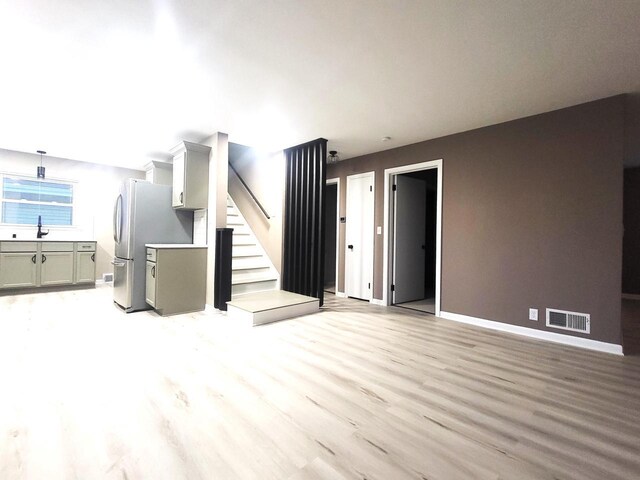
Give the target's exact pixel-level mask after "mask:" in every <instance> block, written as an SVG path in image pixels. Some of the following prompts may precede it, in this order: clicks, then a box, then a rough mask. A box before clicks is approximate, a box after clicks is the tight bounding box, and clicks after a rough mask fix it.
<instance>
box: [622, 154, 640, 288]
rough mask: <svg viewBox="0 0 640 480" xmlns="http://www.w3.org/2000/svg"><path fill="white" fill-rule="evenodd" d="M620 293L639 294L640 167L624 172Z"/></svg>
mask: <svg viewBox="0 0 640 480" xmlns="http://www.w3.org/2000/svg"><path fill="white" fill-rule="evenodd" d="M622 291H623V292H624V293H631V294H634V295H638V294H640V167H636V168H627V169H625V171H624V242H623V254H622Z"/></svg>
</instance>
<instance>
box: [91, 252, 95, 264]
mask: <svg viewBox="0 0 640 480" xmlns="http://www.w3.org/2000/svg"><path fill="white" fill-rule="evenodd" d="M91 261H92V262H93V263H95V262H96V254H95V253H92V254H91Z"/></svg>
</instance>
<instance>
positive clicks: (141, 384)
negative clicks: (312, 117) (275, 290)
mask: <svg viewBox="0 0 640 480" xmlns="http://www.w3.org/2000/svg"><path fill="white" fill-rule="evenodd" d="M110 295H111V291H110V289H109V288H108V287H102V288H98V289H96V290H88V291H75V292H64V293H43V294H37V295H22V296H15V297H3V298H0V387H1V391H0V479H2V480H9V479H37V480H42V479H46V480H56V479H82V480H85V479H89V480H93V479H120V480H135V479H152V480H162V479H171V480H180V479H189V480H196V479H291V480H300V479H337V480H340V479H361V480H362V479H368V480H401V479H423V480H424V479H428V480H436V479H443V480H455V479H465V480H468V479H519V480H527V479H580V480H588V479H597V480H603V479H607V480H615V479H638V478H640V357H638V356H631V357H617V356H613V355H608V354H601V353H594V352H589V351H584V350H578V349H574V348H570V347H563V346H559V345H555V344H548V343H543V342H539V341H534V340H528V339H523V338H520V337H515V336H510V335H507V334H501V333H497V332H492V331H487V330H482V329H478V328H475V327H471V326H466V325H462V324H456V323H453V322H450V321H446V320H440V319H437V318H435V317H432V316H429V315H425V314H422V313H420V312H412V311H410V310H406V309H400V308H385V307H377V306H372V305H369V304H367V303H363V302H358V301H354V300H347V299H336V298H331V299H329V300H328V302H327V308H325V309H324V310H323V311H322V312H321V313H318V314H316V315H312V316H308V317H302V318H298V319H293V320H287V321H283V322H279V323H275V324H269V325H265V326H261V327H256V328H253V329H251V328H246V327H242V328H239V327H235V326H233V325H231V324H229V322H228V321H227V320H226V319H225V318H224V317H223V316H221V315H212V314H204V313H202V314H191V315H182V316H176V317H168V318H162V317H158V316H156V315H154V314H152V313H148V312H143V313H136V314H131V315H125V314H123V313H120V312H119V311H118V310H117V309H116V308H115V307H113V306H112V304H111V298H110ZM637 312H638V310H636V313H637ZM631 330H633V327H631ZM631 330H630V331H631Z"/></svg>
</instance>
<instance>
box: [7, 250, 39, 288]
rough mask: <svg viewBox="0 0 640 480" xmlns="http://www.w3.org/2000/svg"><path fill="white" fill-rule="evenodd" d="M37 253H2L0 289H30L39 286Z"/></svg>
mask: <svg viewBox="0 0 640 480" xmlns="http://www.w3.org/2000/svg"><path fill="white" fill-rule="evenodd" d="M37 255H38V254H37V253H36V252H7V253H0V288H28V287H35V286H37V285H38V263H39V262H37Z"/></svg>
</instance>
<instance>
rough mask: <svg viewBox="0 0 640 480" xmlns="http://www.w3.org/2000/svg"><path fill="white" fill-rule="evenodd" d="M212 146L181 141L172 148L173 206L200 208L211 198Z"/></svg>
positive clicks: (186, 208) (187, 208) (189, 208)
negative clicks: (210, 163)
mask: <svg viewBox="0 0 640 480" xmlns="http://www.w3.org/2000/svg"><path fill="white" fill-rule="evenodd" d="M210 151H211V148H210V147H207V146H205V145H200V144H197V143H191V142H180V143H179V144H178V145H176V146H175V147H174V148H172V149H171V154H172V155H173V194H172V205H173V208H179V209H184V210H200V209H202V208H207V203H208V199H209V152H210Z"/></svg>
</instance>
